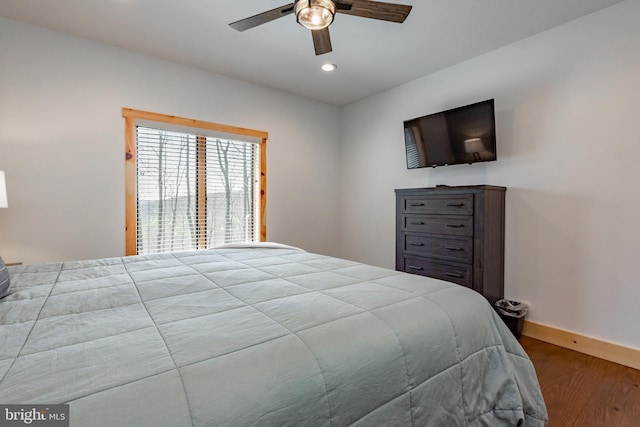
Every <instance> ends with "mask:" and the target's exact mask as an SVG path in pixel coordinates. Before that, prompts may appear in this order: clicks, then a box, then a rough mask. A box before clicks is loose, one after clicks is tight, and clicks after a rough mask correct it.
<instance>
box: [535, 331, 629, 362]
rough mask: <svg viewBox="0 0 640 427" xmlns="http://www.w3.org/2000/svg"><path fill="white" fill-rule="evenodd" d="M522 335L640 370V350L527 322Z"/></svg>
mask: <svg viewBox="0 0 640 427" xmlns="http://www.w3.org/2000/svg"><path fill="white" fill-rule="evenodd" d="M522 335H525V336H528V337H531V338H535V339H538V340H540V341H545V342H548V343H550V344H555V345H558V346H560V347H564V348H568V349H570V350H575V351H579V352H580V353H585V354H588V355H590V356H594V357H598V358H600V359H604V360H608V361H610V362H615V363H618V364H620V365H624V366H629V367H631V368H634V369H640V350H639V349H636V348H631V347H624V346H621V345H620V344H615V343H612V342H608V341H602V340H599V339H596V338H592V337H588V336H584V335H579V334H576V333H573V332H571V331H565V330H563V329H557V328H553V327H551V326H547V325H542V324H540V323H534V322H529V321H527V320H525V322H524V326H523V328H522Z"/></svg>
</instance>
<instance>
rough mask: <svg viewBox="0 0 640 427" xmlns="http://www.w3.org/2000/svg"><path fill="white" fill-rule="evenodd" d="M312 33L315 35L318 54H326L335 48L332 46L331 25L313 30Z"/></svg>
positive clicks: (314, 40)
mask: <svg viewBox="0 0 640 427" xmlns="http://www.w3.org/2000/svg"><path fill="white" fill-rule="evenodd" d="M311 35H312V36H313V47H314V48H315V49H316V56H317V55H324V54H325V53H329V52H331V51H332V50H333V49H332V48H331V36H330V35H329V27H327V28H323V29H322V30H312V31H311Z"/></svg>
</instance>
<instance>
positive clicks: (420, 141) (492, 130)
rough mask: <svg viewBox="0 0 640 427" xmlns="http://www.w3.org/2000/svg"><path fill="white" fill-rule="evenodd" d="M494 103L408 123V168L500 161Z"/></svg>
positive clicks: (477, 104) (406, 142)
mask: <svg viewBox="0 0 640 427" xmlns="http://www.w3.org/2000/svg"><path fill="white" fill-rule="evenodd" d="M493 101H494V100H493V99H488V100H486V101H482V102H477V103H475V104H470V105H465V106H463V107H458V108H453V109H451V110H447V111H442V112H440V113H435V114H429V115H427V116H423V117H418V118H415V119H412V120H406V121H405V122H404V143H405V149H406V154H407V168H408V169H415V168H424V167H436V166H447V165H457V164H464V163H477V162H490V161H493V160H496V158H497V155H496V127H495V112H494V102H493Z"/></svg>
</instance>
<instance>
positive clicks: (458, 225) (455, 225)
mask: <svg viewBox="0 0 640 427" xmlns="http://www.w3.org/2000/svg"><path fill="white" fill-rule="evenodd" d="M447 227H449V228H463V227H464V224H447Z"/></svg>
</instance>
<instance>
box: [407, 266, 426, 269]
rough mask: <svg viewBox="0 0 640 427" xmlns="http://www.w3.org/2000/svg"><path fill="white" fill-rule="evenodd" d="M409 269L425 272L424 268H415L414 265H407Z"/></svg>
mask: <svg viewBox="0 0 640 427" xmlns="http://www.w3.org/2000/svg"><path fill="white" fill-rule="evenodd" d="M407 268H408V269H411V270H424V268H422V267H416V266H414V265H407Z"/></svg>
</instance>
